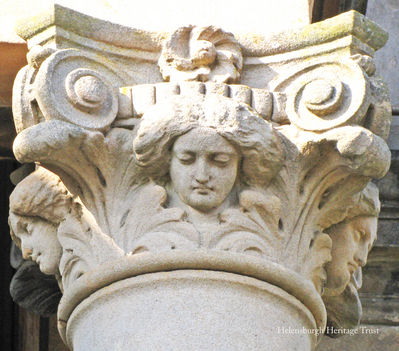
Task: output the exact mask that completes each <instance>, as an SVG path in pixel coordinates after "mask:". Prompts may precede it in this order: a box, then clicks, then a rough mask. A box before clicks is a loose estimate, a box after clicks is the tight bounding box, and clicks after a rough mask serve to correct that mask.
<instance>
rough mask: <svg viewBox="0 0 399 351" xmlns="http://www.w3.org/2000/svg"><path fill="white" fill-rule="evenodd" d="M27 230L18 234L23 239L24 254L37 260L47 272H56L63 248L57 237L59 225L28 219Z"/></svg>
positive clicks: (43, 270)
mask: <svg viewBox="0 0 399 351" xmlns="http://www.w3.org/2000/svg"><path fill="white" fill-rule="evenodd" d="M25 223H26V230H22V231H21V230H19V232H18V233H16V235H17V236H18V237H19V239H20V240H21V250H22V255H23V257H24V258H25V259H31V260H32V261H34V262H36V263H37V264H38V265H39V267H40V270H41V271H42V272H43V273H45V274H56V273H57V272H58V264H59V261H60V258H61V254H62V249H61V246H60V244H59V242H58V239H57V227H56V226H55V225H53V224H51V223H49V222H46V221H44V220H40V219H33V220H26V221H25Z"/></svg>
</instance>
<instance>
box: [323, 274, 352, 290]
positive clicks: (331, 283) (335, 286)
mask: <svg viewBox="0 0 399 351" xmlns="http://www.w3.org/2000/svg"><path fill="white" fill-rule="evenodd" d="M350 278H351V275H350V273H349V272H348V271H345V272H341V273H340V274H339V275H338V274H337V275H335V276H334V277H331V276H330V279H328V281H327V286H326V290H325V291H326V294H327V295H331V296H337V295H340V294H341V293H343V291H344V290H345V288H346V287H347V286H348V284H349V282H350Z"/></svg>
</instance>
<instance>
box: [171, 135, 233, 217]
mask: <svg viewBox="0 0 399 351" xmlns="http://www.w3.org/2000/svg"><path fill="white" fill-rule="evenodd" d="M239 159H240V157H239V154H238V152H237V151H236V149H235V148H234V147H233V145H231V144H230V143H229V142H228V141H227V140H226V139H225V138H223V137H221V136H220V135H219V134H217V132H216V131H214V130H213V129H210V128H196V129H193V130H191V131H190V132H188V133H186V134H184V135H182V136H180V137H179V138H178V139H177V140H176V141H175V143H174V145H173V149H172V160H171V165H170V178H171V181H172V186H173V189H174V191H175V192H176V193H177V195H178V196H179V198H180V200H181V201H182V202H184V203H185V204H187V205H188V206H190V207H192V208H193V209H195V210H197V211H200V212H205V213H206V212H210V211H212V210H214V209H217V208H218V207H219V206H221V205H222V204H223V202H224V201H225V200H226V198H227V196H228V195H229V193H230V191H231V190H232V188H233V186H234V183H235V181H236V178H237V171H238V163H239Z"/></svg>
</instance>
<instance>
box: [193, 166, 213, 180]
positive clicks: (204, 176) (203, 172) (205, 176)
mask: <svg viewBox="0 0 399 351" xmlns="http://www.w3.org/2000/svg"><path fill="white" fill-rule="evenodd" d="M195 172H196V173H195V174H194V178H195V180H196V181H197V182H198V183H200V184H205V183H207V182H208V181H209V178H210V175H209V172H208V168H207V164H206V162H203V161H202V160H199V161H198V166H197V167H196V169H195Z"/></svg>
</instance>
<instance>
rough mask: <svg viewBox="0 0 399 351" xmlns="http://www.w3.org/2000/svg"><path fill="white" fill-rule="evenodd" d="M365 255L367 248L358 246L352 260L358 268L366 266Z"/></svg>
mask: <svg viewBox="0 0 399 351" xmlns="http://www.w3.org/2000/svg"><path fill="white" fill-rule="evenodd" d="M367 254H368V250H367V246H366V245H361V246H359V248H358V250H357V251H356V254H355V257H354V259H355V261H356V263H357V264H358V265H359V267H363V266H365V265H366V262H367Z"/></svg>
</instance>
